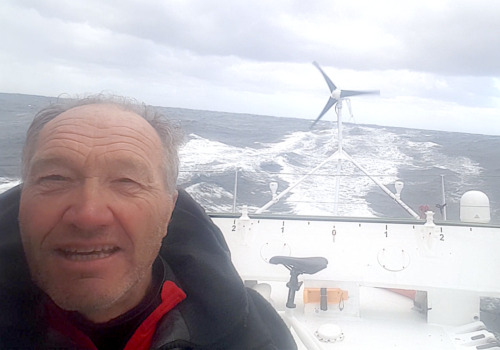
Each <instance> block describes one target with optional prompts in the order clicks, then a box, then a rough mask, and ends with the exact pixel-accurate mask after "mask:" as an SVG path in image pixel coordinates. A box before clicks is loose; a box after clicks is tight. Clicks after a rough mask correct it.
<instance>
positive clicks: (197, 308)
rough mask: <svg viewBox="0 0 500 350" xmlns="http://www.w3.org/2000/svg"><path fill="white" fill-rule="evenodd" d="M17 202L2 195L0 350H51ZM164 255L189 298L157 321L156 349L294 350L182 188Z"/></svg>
mask: <svg viewBox="0 0 500 350" xmlns="http://www.w3.org/2000/svg"><path fill="white" fill-rule="evenodd" d="M19 199H20V187H19V186H17V187H15V188H13V189H11V190H9V191H7V192H5V193H3V194H2V195H0V348H1V349H6V348H37V349H43V348H51V347H53V346H56V344H50V343H47V342H48V340H47V334H48V332H47V331H48V330H47V327H48V325H47V324H46V322H45V320H44V318H43V317H42V316H41V313H40V312H38V308H39V304H40V302H39V301H40V300H41V298H42V296H43V292H41V291H40V290H39V289H38V288H37V287H36V286H35V285H34V284H33V283H32V282H31V280H30V275H29V269H28V266H27V262H26V260H25V257H24V252H23V249H22V244H21V239H20V234H19V225H18V220H17V218H18V211H19ZM160 255H161V256H162V257H163V258H164V260H165V261H166V262H167V264H168V266H169V267H170V268H171V270H172V271H173V273H174V275H175V278H176V280H177V281H176V282H177V283H178V284H179V286H180V287H181V289H182V290H183V291H184V292H185V293H186V294H187V298H186V300H184V301H183V302H181V303H180V304H179V305H178V306H176V307H175V308H174V309H173V310H172V311H170V312H169V313H168V314H167V315H166V316H165V317H164V318H163V319H162V320H161V321H160V323H159V324H158V326H157V331H156V333H155V336H154V337H153V343H152V348H154V349H242V350H243V349H262V350H264V349H265V350H271V349H285V350H291V349H296V345H295V342H294V341H293V338H292V336H291V334H290V332H289V330H288V329H287V328H286V326H285V324H284V322H283V321H282V320H281V318H280V317H279V315H278V314H277V313H276V311H275V310H274V309H273V308H272V306H271V305H270V304H269V303H268V302H267V301H265V300H264V299H263V298H262V297H261V296H260V295H259V294H258V293H256V292H255V291H253V290H250V289H246V288H245V287H244V285H243V283H242V281H241V279H240V277H239V275H238V274H237V272H236V270H235V268H234V266H233V264H232V263H231V258H230V252H229V249H228V246H227V244H226V242H225V240H224V237H223V235H222V233H221V231H220V230H219V228H218V227H217V226H215V225H214V224H213V222H212V221H211V220H210V218H209V217H208V216H207V215H206V214H205V212H204V210H203V209H202V208H201V206H200V205H198V204H197V203H196V202H195V201H194V200H193V199H192V198H191V197H190V196H189V195H188V194H187V193H186V192H185V191H183V190H180V191H179V197H178V200H177V204H176V206H175V209H174V212H173V214H172V220H171V222H170V225H169V229H168V234H167V237H166V238H165V239H164V241H163V245H162V248H161V250H160Z"/></svg>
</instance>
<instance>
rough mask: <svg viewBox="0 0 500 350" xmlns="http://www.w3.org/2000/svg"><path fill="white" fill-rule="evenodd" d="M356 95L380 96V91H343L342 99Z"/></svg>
mask: <svg viewBox="0 0 500 350" xmlns="http://www.w3.org/2000/svg"><path fill="white" fill-rule="evenodd" d="M356 95H380V90H372V91H355V90H341V93H340V98H344V97H349V96H356Z"/></svg>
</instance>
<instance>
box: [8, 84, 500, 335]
mask: <svg viewBox="0 0 500 350" xmlns="http://www.w3.org/2000/svg"><path fill="white" fill-rule="evenodd" d="M55 100H56V98H50V97H42V96H32V95H22V94H6V93H0V193H2V192H4V191H5V190H7V189H8V188H10V187H12V186H14V185H16V184H18V183H19V180H20V163H21V148H22V145H23V142H24V139H25V133H26V130H27V128H28V127H29V125H30V123H31V121H32V119H33V117H34V115H35V114H36V112H37V111H38V110H39V109H40V108H41V107H43V106H45V105H47V104H48V103H50V102H54V101H55ZM159 108H160V109H161V110H163V112H164V113H165V114H166V115H167V116H169V117H170V118H172V119H174V120H177V121H179V123H180V124H181V126H182V127H183V129H184V131H185V133H186V144H185V146H184V147H183V148H182V150H181V172H180V177H179V181H178V185H179V186H181V187H183V188H185V189H186V190H187V191H188V192H190V193H191V194H192V195H193V196H194V198H195V199H196V200H198V202H200V203H201V204H202V205H203V206H204V207H205V209H206V210H207V211H209V212H231V211H233V205H234V201H233V198H234V197H233V194H234V193H235V182H236V183H237V187H236V193H237V196H236V197H237V200H236V210H237V211H240V210H241V206H242V205H243V204H246V205H248V207H249V210H250V211H252V210H255V209H257V208H259V207H261V206H263V205H264V204H265V203H267V202H268V201H269V200H270V199H271V192H270V190H269V183H270V182H277V183H278V185H279V188H278V193H279V192H280V191H282V190H284V189H286V188H287V187H288V186H289V185H291V184H293V183H294V182H295V181H297V180H298V179H299V178H301V177H302V176H303V175H304V174H305V173H307V172H309V171H310V170H311V169H313V168H314V167H316V166H317V165H318V164H320V163H321V162H322V161H323V160H325V159H326V158H327V157H328V156H330V155H332V154H333V153H334V151H335V150H336V144H337V132H336V123H333V122H327V121H322V122H320V123H319V124H318V125H317V127H315V128H314V129H313V130H312V131H311V130H309V125H310V123H311V121H309V120H303V119H295V118H277V117H272V116H261V115H250V114H233V113H224V112H212V111H200V110H189V109H182V108H168V107H159ZM330 118H332V119H333V117H332V116H330ZM343 139H344V150H345V151H346V152H347V153H348V154H349V155H350V156H351V157H352V158H354V159H355V160H356V161H357V162H358V163H359V164H360V165H361V166H362V167H364V168H365V169H366V170H367V171H368V172H369V173H370V174H372V175H374V176H375V178H376V179H377V180H378V181H380V182H381V183H383V184H384V185H386V186H387V187H388V188H389V189H390V190H391V191H393V192H394V191H395V188H394V181H396V180H397V179H400V180H402V181H403V182H404V183H405V186H404V189H403V192H402V194H401V198H402V199H403V200H404V201H405V202H406V203H407V204H408V205H409V206H410V207H411V208H412V209H413V210H414V211H416V212H417V213H418V212H419V207H420V206H422V205H428V206H429V208H430V209H431V210H432V209H433V210H434V211H436V218H437V219H441V213H440V210H439V209H438V208H436V204H443V203H446V208H447V218H448V219H449V220H458V219H459V203H460V198H461V196H462V194H464V193H465V192H467V191H470V190H479V191H482V192H484V193H485V194H486V195H487V196H488V197H489V200H490V207H491V222H492V223H496V224H500V186H498V183H499V180H500V177H499V174H500V157H499V156H498V153H499V150H500V136H487V135H477V134H467V133H454V132H442V131H429V130H417V129H405V128H395V127H384V126H377V125H361V124H345V125H344V133H343ZM336 169H337V163H336V162H331V163H327V164H326V165H325V166H324V167H323V168H322V169H320V170H319V171H318V172H317V173H316V174H315V175H314V176H312V177H311V178H310V179H309V180H307V181H304V182H303V183H302V184H301V185H299V186H297V187H296V188H294V190H293V191H291V192H290V193H289V194H288V195H287V196H286V197H285V198H284V199H283V200H282V201H280V202H279V203H278V204H277V205H275V206H274V207H271V208H270V211H272V212H274V213H284V214H303V215H331V214H332V212H333V202H334V189H335V177H334V176H333V175H334V174H335V173H336ZM236 172H237V173H236ZM443 177H444V191H445V199H444V200H443V197H442V179H443ZM338 210H339V215H346V216H382V217H409V215H408V214H407V213H406V212H405V211H404V210H403V209H402V208H401V207H399V206H398V205H397V204H396V203H395V202H394V201H393V200H392V199H391V198H389V197H388V196H386V195H385V194H384V193H383V192H382V190H381V189H380V188H378V187H377V186H376V185H375V184H374V183H373V182H372V181H371V180H370V179H369V178H368V177H366V176H365V175H364V174H363V173H362V172H361V171H359V170H358V169H357V168H356V167H355V166H354V165H353V164H351V163H349V162H345V163H343V166H342V176H341V187H340V193H339V202H338ZM481 307H482V310H483V313H482V318H483V316H484V317H485V318H489V323H490V325H493V324H496V326H494V327H493V328H497V333H496V335H497V337H498V335H499V333H498V329H500V325H499V323H500V317H499V315H500V314H499V312H500V299H495V298H482V299H481ZM491 322H493V323H491ZM499 338H500V337H499Z"/></svg>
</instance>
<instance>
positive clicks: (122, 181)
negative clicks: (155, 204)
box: [117, 178, 137, 184]
mask: <svg viewBox="0 0 500 350" xmlns="http://www.w3.org/2000/svg"><path fill="white" fill-rule="evenodd" d="M117 182H120V183H131V184H134V183H137V182H135V181H134V180H132V179H129V178H122V179H118V180H117Z"/></svg>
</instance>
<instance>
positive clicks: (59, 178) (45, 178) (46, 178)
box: [40, 175, 68, 182]
mask: <svg viewBox="0 0 500 350" xmlns="http://www.w3.org/2000/svg"><path fill="white" fill-rule="evenodd" d="M66 180H68V178H67V177H64V176H61V175H47V176H43V177H41V178H40V181H41V182H44V181H66Z"/></svg>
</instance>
